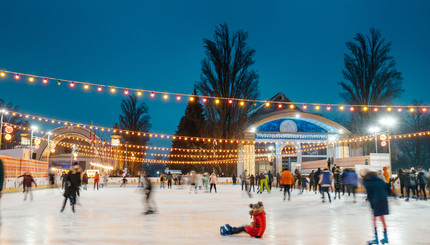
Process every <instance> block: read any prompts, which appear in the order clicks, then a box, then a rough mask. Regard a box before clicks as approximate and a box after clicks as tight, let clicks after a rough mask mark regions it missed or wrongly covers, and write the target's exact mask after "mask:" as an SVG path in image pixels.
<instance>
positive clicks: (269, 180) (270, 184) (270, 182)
mask: <svg viewBox="0 0 430 245" xmlns="http://www.w3.org/2000/svg"><path fill="white" fill-rule="evenodd" d="M267 177H268V184H269V187H270V189H272V183H273V174H272V173H271V172H270V170H269V173H268V174H267Z"/></svg>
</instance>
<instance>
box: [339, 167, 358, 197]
mask: <svg viewBox="0 0 430 245" xmlns="http://www.w3.org/2000/svg"><path fill="white" fill-rule="evenodd" d="M344 173H345V175H344V178H343V179H342V181H343V184H344V185H346V190H347V192H348V196H351V192H352V195H353V197H354V203H355V202H356V201H355V189H356V188H357V182H358V180H357V174H356V173H355V171H354V169H350V168H348V169H345V170H344Z"/></svg>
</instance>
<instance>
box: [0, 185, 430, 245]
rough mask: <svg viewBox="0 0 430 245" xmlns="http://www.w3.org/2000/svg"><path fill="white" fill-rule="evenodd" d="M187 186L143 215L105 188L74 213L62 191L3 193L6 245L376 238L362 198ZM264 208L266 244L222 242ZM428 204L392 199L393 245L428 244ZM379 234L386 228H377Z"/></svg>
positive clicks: (2, 239) (131, 199)
mask: <svg viewBox="0 0 430 245" xmlns="http://www.w3.org/2000/svg"><path fill="white" fill-rule="evenodd" d="M188 190H189V189H188V187H185V188H183V189H178V188H177V186H174V189H173V190H168V189H162V190H160V189H158V187H156V188H155V192H154V193H155V195H154V198H155V201H156V204H157V208H158V213H157V214H154V215H146V216H145V215H143V214H142V212H143V211H144V206H143V194H142V191H141V189H138V188H137V187H136V186H131V185H129V186H127V187H126V188H120V187H119V186H117V185H116V186H108V187H106V188H105V189H101V190H100V191H93V190H92V189H89V190H88V191H82V194H81V199H80V203H81V205H80V206H79V205H78V206H77V207H76V209H77V212H76V213H75V214H73V213H72V212H71V208H70V206H69V205H67V207H66V210H65V212H64V213H60V211H59V209H60V206H61V202H62V200H63V197H62V195H61V194H62V193H61V192H60V190H59V189H49V190H36V191H34V193H33V194H34V200H33V201H29V200H27V201H23V194H22V193H5V194H3V196H2V198H1V200H0V202H1V205H0V210H1V227H0V229H1V231H0V243H1V244H299V245H300V244H312V245H316V244H366V241H367V240H370V239H371V238H372V239H373V229H372V222H371V211H370V208H369V205H368V203H366V202H365V201H364V195H358V197H357V203H352V197H346V196H343V197H342V199H341V200H340V201H339V200H334V201H333V203H332V204H328V203H325V204H323V203H321V199H320V195H315V194H314V193H305V194H303V195H299V194H298V192H297V190H294V191H293V195H292V200H291V202H288V201H287V202H284V201H282V194H281V192H280V191H279V190H276V189H274V191H272V193H271V194H267V193H264V194H263V195H253V197H252V198H248V196H247V195H245V194H244V193H243V192H241V187H240V186H231V185H218V193H216V194H215V193H204V192H203V191H200V192H199V193H198V194H194V193H192V194H189V192H188ZM260 200H261V201H263V202H264V205H265V209H266V212H267V229H266V232H265V234H264V237H263V239H256V238H250V237H249V236H248V235H247V234H246V233H242V234H239V235H234V236H226V237H223V236H220V234H219V226H221V225H224V224H226V223H229V224H231V225H233V226H241V225H245V224H248V223H249V220H250V218H249V215H248V211H249V208H248V204H249V203H251V202H253V203H254V202H257V201H260ZM429 208H430V201H429V202H425V201H418V202H417V201H415V200H413V201H410V202H409V203H406V202H405V201H404V200H403V199H399V200H398V201H393V200H390V215H388V216H387V217H386V220H387V225H388V236H389V240H390V241H391V243H390V244H414V245H416V244H429V239H430V225H429V220H430V212H429ZM378 225H379V227H380V229H379V233H380V235H382V227H381V226H382V225H381V224H380V223H378Z"/></svg>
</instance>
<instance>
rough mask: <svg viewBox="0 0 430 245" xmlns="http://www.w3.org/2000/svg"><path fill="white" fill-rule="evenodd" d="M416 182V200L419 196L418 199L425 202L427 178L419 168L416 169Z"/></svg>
mask: <svg viewBox="0 0 430 245" xmlns="http://www.w3.org/2000/svg"><path fill="white" fill-rule="evenodd" d="M417 182H418V187H419V189H418V191H419V192H418V198H420V196H421V198H420V199H422V200H425V201H427V194H426V184H427V177H426V175H425V173H424V171H423V170H422V169H421V167H419V168H418V176H417Z"/></svg>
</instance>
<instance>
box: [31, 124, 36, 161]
mask: <svg viewBox="0 0 430 245" xmlns="http://www.w3.org/2000/svg"><path fill="white" fill-rule="evenodd" d="M30 129H31V136H30V159H33V134H34V131H36V130H37V126H34V125H33V126H31V127H30Z"/></svg>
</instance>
